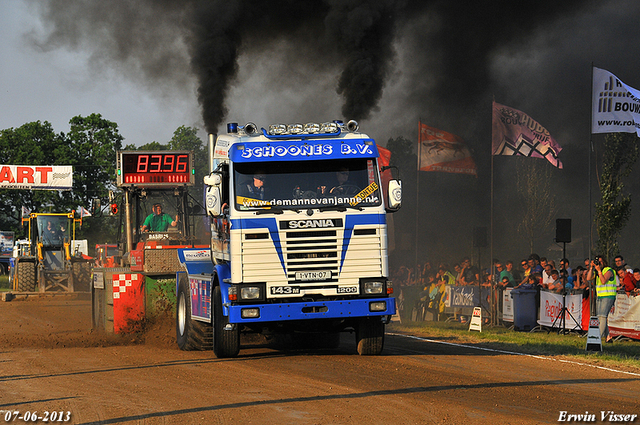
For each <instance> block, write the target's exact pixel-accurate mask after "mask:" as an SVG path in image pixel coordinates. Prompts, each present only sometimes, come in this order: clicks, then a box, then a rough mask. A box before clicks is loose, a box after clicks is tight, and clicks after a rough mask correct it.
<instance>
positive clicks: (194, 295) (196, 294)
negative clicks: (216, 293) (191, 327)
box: [189, 278, 211, 320]
mask: <svg viewBox="0 0 640 425" xmlns="http://www.w3.org/2000/svg"><path fill="white" fill-rule="evenodd" d="M189 288H190V289H191V316H193V317H197V318H200V319H205V320H209V319H211V281H210V280H208V279H197V278H189Z"/></svg>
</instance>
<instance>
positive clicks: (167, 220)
mask: <svg viewBox="0 0 640 425" xmlns="http://www.w3.org/2000/svg"><path fill="white" fill-rule="evenodd" d="M151 210H152V211H153V214H149V215H148V216H147V218H146V219H145V220H144V223H143V224H142V232H166V231H167V229H168V228H169V226H171V227H175V226H176V225H177V224H178V216H177V215H176V219H175V220H173V218H172V217H171V216H170V215H169V214H165V213H163V212H162V205H161V204H154V205H153V207H152V208H151Z"/></svg>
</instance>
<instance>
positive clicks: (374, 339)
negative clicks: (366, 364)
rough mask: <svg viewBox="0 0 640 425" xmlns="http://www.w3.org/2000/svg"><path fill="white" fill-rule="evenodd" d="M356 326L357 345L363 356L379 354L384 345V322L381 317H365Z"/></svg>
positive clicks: (359, 352)
mask: <svg viewBox="0 0 640 425" xmlns="http://www.w3.org/2000/svg"><path fill="white" fill-rule="evenodd" d="M357 326H358V327H357V328H356V345H357V348H358V354H360V355H361V356H377V355H378V354H380V353H381V352H382V348H383V347H384V323H382V320H381V319H380V317H363V318H361V319H360V320H359V321H358V325H357Z"/></svg>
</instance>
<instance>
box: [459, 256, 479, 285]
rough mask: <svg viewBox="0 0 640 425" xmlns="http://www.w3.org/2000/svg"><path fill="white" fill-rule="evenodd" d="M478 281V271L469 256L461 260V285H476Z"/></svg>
mask: <svg viewBox="0 0 640 425" xmlns="http://www.w3.org/2000/svg"><path fill="white" fill-rule="evenodd" d="M479 283H480V272H479V271H478V269H477V268H476V267H475V266H472V265H471V260H470V259H469V257H465V258H464V259H463V260H462V285H477V284H479Z"/></svg>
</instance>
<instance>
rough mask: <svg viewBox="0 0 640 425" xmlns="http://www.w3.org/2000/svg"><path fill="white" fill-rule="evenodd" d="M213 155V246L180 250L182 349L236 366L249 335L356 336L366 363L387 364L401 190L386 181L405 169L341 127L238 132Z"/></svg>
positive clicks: (225, 137)
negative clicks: (378, 359)
mask: <svg viewBox="0 0 640 425" xmlns="http://www.w3.org/2000/svg"><path fill="white" fill-rule="evenodd" d="M209 144H210V147H209V152H210V169H211V173H210V174H209V175H208V176H206V177H205V178H204V182H205V186H206V189H205V190H206V194H205V203H206V209H207V215H208V218H209V220H210V229H211V244H210V248H207V249H202V248H200V249H198V248H193V249H181V250H179V254H178V255H179V259H180V262H181V263H182V264H183V265H184V267H185V269H186V271H181V272H178V273H177V276H176V277H177V278H176V291H177V293H176V294H177V301H176V302H177V305H176V337H177V343H178V346H179V347H180V348H181V349H183V350H201V349H211V348H212V349H213V351H214V353H215V355H216V356H217V357H235V356H237V355H238V353H239V350H240V335H241V334H242V333H260V334H263V335H265V336H266V337H267V338H269V339H271V338H273V339H277V338H283V337H284V338H288V340H291V339H293V340H294V341H295V340H296V338H302V337H306V338H307V339H309V338H311V339H312V340H313V341H315V342H319V343H320V344H323V345H324V346H326V347H336V346H337V345H338V344H339V343H340V335H341V334H342V333H344V332H353V333H355V338H356V346H357V351H358V353H359V354H361V355H378V354H380V353H381V352H382V349H383V346H384V329H385V324H387V323H388V321H389V320H390V317H391V316H392V315H393V314H394V313H395V299H394V298H393V296H392V294H393V287H392V283H391V281H390V279H389V272H388V248H387V220H386V214H387V213H389V212H395V211H397V210H398V209H399V208H400V204H401V198H402V184H401V181H400V180H399V179H394V178H393V177H392V176H389V177H388V178H384V179H381V172H383V173H387V174H390V173H391V171H392V170H391V169H392V168H395V167H381V168H380V167H379V164H378V160H379V152H378V149H377V146H376V143H375V141H374V140H373V139H371V138H370V137H369V136H367V135H366V134H363V133H360V132H359V126H358V124H357V123H356V122H355V121H349V122H348V123H347V124H343V123H342V122H341V121H332V122H327V123H308V124H304V125H303V124H291V125H287V124H276V125H270V126H269V127H268V128H267V129H265V128H262V129H261V130H258V128H257V126H256V125H255V124H253V123H248V124H246V125H244V126H240V125H238V124H236V123H231V124H228V125H227V133H226V134H222V135H219V136H218V137H217V139H216V140H215V142H214V139H213V136H210V140H209ZM396 171H397V169H396ZM383 181H384V183H383ZM383 186H384V187H383Z"/></svg>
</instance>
